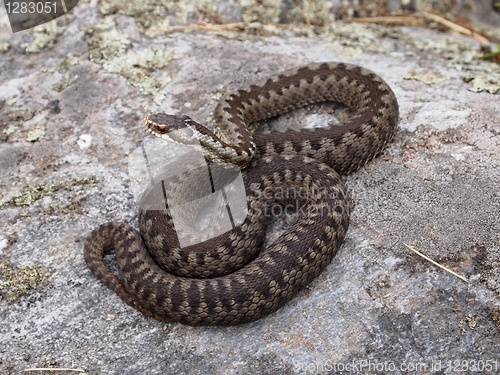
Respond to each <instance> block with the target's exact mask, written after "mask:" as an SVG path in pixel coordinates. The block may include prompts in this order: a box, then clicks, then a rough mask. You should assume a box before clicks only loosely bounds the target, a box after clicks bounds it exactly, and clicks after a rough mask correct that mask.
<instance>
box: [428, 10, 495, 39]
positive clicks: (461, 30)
mask: <svg viewBox="0 0 500 375" xmlns="http://www.w3.org/2000/svg"><path fill="white" fill-rule="evenodd" d="M422 15H423V16H424V17H425V18H426V19H428V20H431V21H434V22H437V23H439V24H441V25H443V26H445V27H447V28H449V29H450V30H453V31H455V32H457V33H459V34H462V35H467V36H471V37H473V38H475V39H477V40H479V41H480V42H481V43H489V40H488V39H487V38H486V37H484V36H482V35H480V34H478V33H476V32H474V31H472V30H469V29H467V28H465V27H463V26H460V25H457V24H456V23H454V22H451V21H450V20H447V19H446V18H443V17H440V16H437V15H435V14H432V13H427V12H423V13H422Z"/></svg>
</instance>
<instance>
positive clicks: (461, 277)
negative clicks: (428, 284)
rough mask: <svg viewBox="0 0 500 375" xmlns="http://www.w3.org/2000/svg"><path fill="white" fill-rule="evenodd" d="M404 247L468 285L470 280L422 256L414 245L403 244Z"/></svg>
mask: <svg viewBox="0 0 500 375" xmlns="http://www.w3.org/2000/svg"><path fill="white" fill-rule="evenodd" d="M403 245H405V246H406V247H407V248H408V249H410V250H411V251H413V252H414V253H415V254H417V255H419V256H421V257H422V258H424V259H425V260H427V261H429V262H431V263H432V264H434V265H435V266H438V267H439V268H442V269H443V270H445V271H446V272H449V273H451V274H452V275H453V276H456V277H458V278H459V279H461V280H463V281H465V282H466V283H468V282H469V280H467V279H466V278H465V277H463V276H462V275H459V274H458V273H456V272H453V271H452V270H450V269H449V268H446V267H445V266H443V265H441V264H439V263H438V262H435V261H433V260H432V259H431V258H429V257H427V256H425V255H424V254H422V253H421V252H420V251H418V250H415V248H414V247H413V246H412V245H408V244H405V243H404V242H403Z"/></svg>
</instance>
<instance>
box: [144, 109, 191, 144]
mask: <svg viewBox="0 0 500 375" xmlns="http://www.w3.org/2000/svg"><path fill="white" fill-rule="evenodd" d="M144 125H145V126H146V129H147V130H148V132H150V133H151V134H152V135H154V136H155V137H159V138H162V139H165V140H167V141H173V142H176V143H183V144H193V143H198V140H197V138H196V135H195V132H194V130H195V126H196V123H195V122H194V121H193V120H192V119H191V118H190V117H189V116H185V115H184V116H175V115H167V114H166V113H163V112H158V113H150V114H148V115H146V117H145V118H144Z"/></svg>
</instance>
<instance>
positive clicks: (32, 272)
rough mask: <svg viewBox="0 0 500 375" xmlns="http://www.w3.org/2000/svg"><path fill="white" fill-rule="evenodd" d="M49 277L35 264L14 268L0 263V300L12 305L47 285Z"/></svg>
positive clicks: (10, 264)
mask: <svg viewBox="0 0 500 375" xmlns="http://www.w3.org/2000/svg"><path fill="white" fill-rule="evenodd" d="M49 276H50V274H49V271H48V270H47V269H46V268H44V267H42V266H40V265H37V264H31V265H25V266H14V265H13V264H12V263H11V262H9V261H0V300H6V301H7V302H8V303H13V302H14V301H16V300H17V299H18V298H19V297H21V296H24V295H27V294H29V293H30V291H32V290H33V289H35V288H37V287H38V286H39V285H47V284H48V279H49Z"/></svg>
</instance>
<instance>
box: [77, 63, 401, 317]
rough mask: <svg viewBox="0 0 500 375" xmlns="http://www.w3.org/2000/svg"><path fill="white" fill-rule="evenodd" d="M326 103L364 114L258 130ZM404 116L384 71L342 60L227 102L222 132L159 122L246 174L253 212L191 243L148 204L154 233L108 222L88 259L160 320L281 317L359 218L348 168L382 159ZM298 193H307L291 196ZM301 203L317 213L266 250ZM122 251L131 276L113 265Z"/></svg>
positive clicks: (155, 117)
mask: <svg viewBox="0 0 500 375" xmlns="http://www.w3.org/2000/svg"><path fill="white" fill-rule="evenodd" d="M324 101H337V102H341V103H343V104H345V105H347V106H348V107H349V108H350V109H351V111H352V116H351V117H350V119H349V120H348V121H347V122H346V123H344V124H342V125H340V126H329V127H324V128H314V129H302V130H293V131H286V132H276V131H257V132H256V133H255V134H251V132H250V131H249V130H248V125H249V124H251V123H254V122H257V121H259V120H262V119H266V118H269V117H273V116H277V115H279V114H281V113H284V112H287V111H290V110H293V109H295V108H298V107H302V106H304V105H307V104H311V103H319V102H324ZM398 118H399V112H398V104H397V100H396V97H395V95H394V93H393V92H392V90H391V89H390V87H389V86H388V85H387V84H386V83H385V82H384V81H383V80H382V79H381V78H380V77H379V76H377V75H376V74H374V73H372V72H371V71H368V70H366V69H364V68H361V67H359V66H356V65H350V64H342V63H316V64H310V65H307V66H304V67H301V68H297V69H291V70H288V71H286V72H284V73H282V74H280V75H277V76H276V77H273V78H269V79H267V80H262V81H260V82H257V83H255V84H253V85H250V86H248V87H246V88H244V89H240V90H237V91H235V92H233V93H231V94H229V95H227V96H226V97H225V98H224V99H223V100H221V101H220V102H219V104H218V106H217V107H216V110H215V112H214V119H215V124H214V128H215V130H214V133H212V132H211V131H209V130H208V129H207V128H205V127H204V126H202V125H200V124H198V123H196V122H195V121H193V120H191V119H190V118H189V117H187V116H170V115H165V114H163V113H157V114H151V115H148V116H146V119H145V124H146V127H147V128H148V130H149V131H150V132H151V133H152V134H153V135H155V136H158V137H161V138H165V139H168V140H173V141H177V142H186V143H188V144H189V143H192V144H195V143H196V145H201V147H199V146H193V148H195V149H197V150H198V151H200V152H202V153H203V154H204V155H205V157H207V158H208V159H209V160H211V161H212V162H215V163H233V164H234V165H236V166H239V167H242V168H244V169H243V179H244V182H245V189H246V194H247V205H248V216H247V218H246V219H245V221H244V223H243V224H242V225H241V226H239V227H237V228H235V229H234V230H233V231H231V232H228V233H225V234H223V235H220V236H218V237H215V238H212V239H209V240H207V241H205V242H203V243H201V244H198V245H192V246H189V247H187V248H180V246H179V243H178V241H177V239H176V236H175V228H174V227H173V223H172V219H171V217H170V214H169V211H168V210H167V209H165V210H146V209H140V210H139V225H140V228H141V233H142V236H141V235H140V234H139V233H137V231H135V230H134V229H133V228H132V227H131V226H129V225H126V224H124V223H119V222H111V223H106V224H103V225H101V226H100V227H98V228H97V229H95V230H94V231H93V232H92V233H91V234H90V236H89V237H88V239H87V240H86V243H85V248H84V255H85V261H86V263H87V265H88V267H89V268H90V270H91V271H92V272H93V273H94V275H95V276H96V277H97V278H98V279H99V280H100V281H101V282H102V283H103V284H105V285H106V286H108V287H109V288H110V289H112V290H113V291H114V292H115V293H117V294H118V296H120V298H121V299H122V300H123V301H124V302H126V303H127V304H129V305H130V306H132V307H134V308H136V309H138V310H139V311H141V312H143V313H144V314H146V315H148V316H152V317H154V318H156V319H159V320H163V321H167V322H181V323H184V324H189V325H234V324H240V323H245V322H249V321H253V320H256V319H259V318H261V317H263V316H265V315H267V314H270V313H272V312H274V311H276V310H277V309H279V308H280V307H281V306H282V305H284V304H285V303H286V302H287V301H289V300H290V299H291V298H293V297H294V296H295V295H296V294H297V293H298V292H299V291H300V290H301V289H303V288H304V287H305V286H306V285H307V284H308V283H309V282H310V281H311V280H313V279H314V278H315V277H316V276H318V275H319V274H320V272H321V271H322V270H323V269H324V268H325V267H326V266H327V265H328V264H329V263H330V262H331V260H332V258H333V257H334V256H335V254H336V252H337V250H338V248H339V247H340V245H341V243H342V241H343V239H344V236H345V233H346V231H347V227H348V222H349V203H348V200H347V197H346V191H345V188H344V185H343V183H342V181H341V179H340V177H339V176H338V174H337V172H338V173H341V174H347V173H350V172H352V171H355V170H356V169H357V168H359V167H360V166H362V165H363V164H365V163H366V162H367V161H369V160H371V159H372V158H373V157H375V156H377V155H378V154H379V153H380V152H381V151H382V150H383V149H384V148H385V146H386V145H387V143H388V142H390V141H391V140H392V138H393V136H394V134H395V131H396V127H397V123H398ZM176 129H187V130H188V131H187V132H186V133H185V134H186V135H185V137H184V138H183V139H178V138H175V136H174V135H173V134H174V133H173V132H172V130H176ZM181 138H182V137H181ZM193 140H195V141H196V142H192V141H193ZM290 189H292V190H294V189H295V190H299V189H303V191H307V194H305V195H300V196H296V197H293V199H291V198H290V197H288V196H285V197H284V196H283V195H280V194H279V193H280V192H281V193H282V192H283V191H284V190H286V191H290ZM264 191H267V194H262V193H263V192H264ZM264 195H265V196H266V199H263V196H264ZM268 198H270V200H269V199H268ZM290 201H293V202H294V203H295V204H297V205H298V206H299V207H305V208H307V209H305V210H304V211H303V212H302V211H301V215H300V217H299V218H298V220H297V221H296V222H295V223H294V224H293V225H291V227H290V228H289V229H287V230H286V231H285V232H284V233H283V234H282V235H281V236H280V237H279V238H278V239H277V240H276V241H274V242H273V243H272V244H270V245H269V246H268V247H266V248H263V247H262V243H263V240H264V234H265V231H266V228H267V226H268V224H269V221H270V215H258V213H261V212H263V211H262V210H263V208H266V207H268V206H269V205H284V204H287V203H290ZM110 248H113V249H114V251H115V255H116V259H117V264H118V268H119V275H115V274H114V273H113V272H112V271H111V270H110V269H109V268H108V266H107V265H106V264H105V262H104V254H105V252H106V251H108V250H109V249H110Z"/></svg>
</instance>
